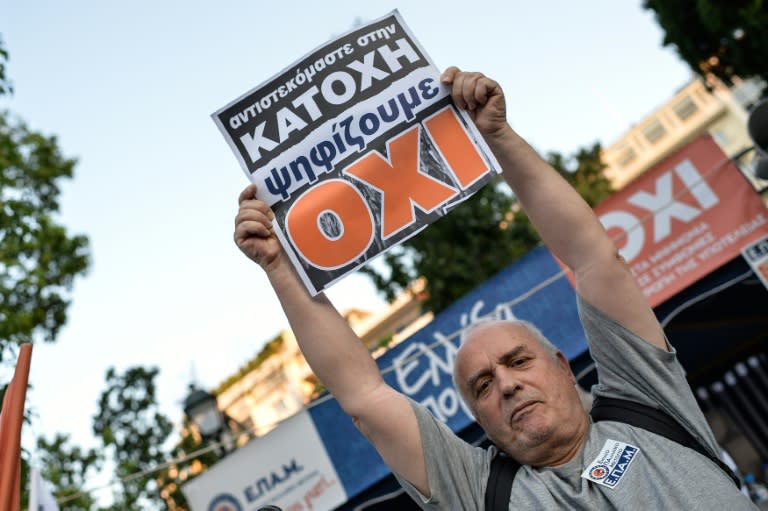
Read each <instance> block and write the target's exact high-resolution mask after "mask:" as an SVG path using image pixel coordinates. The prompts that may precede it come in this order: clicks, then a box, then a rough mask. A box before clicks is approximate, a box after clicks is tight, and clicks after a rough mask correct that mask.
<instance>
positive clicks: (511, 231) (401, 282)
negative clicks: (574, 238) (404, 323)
mask: <svg viewBox="0 0 768 511" xmlns="http://www.w3.org/2000/svg"><path fill="white" fill-rule="evenodd" d="M548 160H549V161H550V163H551V164H552V165H553V166H554V167H555V169H557V170H558V172H560V173H561V174H562V175H563V176H564V177H565V179H566V180H568V182H569V183H571V184H572V185H573V186H574V187H575V188H576V190H577V191H578V192H579V193H580V194H582V196H584V197H585V199H586V200H587V202H589V203H590V205H594V204H596V203H597V202H598V201H599V200H601V199H602V198H604V197H605V196H606V195H608V194H609V193H610V191H611V188H610V183H609V182H608V180H607V179H606V178H605V176H604V175H603V169H604V167H605V165H604V164H603V163H602V162H601V160H600V145H599V144H594V145H593V146H591V147H588V148H583V149H580V150H579V151H577V153H576V154H575V155H573V156H572V157H570V158H566V157H564V156H562V155H560V154H558V153H550V154H549V156H548ZM515 206H516V202H515V198H514V197H513V196H512V194H511V193H510V191H509V188H508V187H507V185H506V184H505V183H504V182H503V181H502V180H501V178H497V179H495V180H494V181H493V182H491V183H489V184H488V185H486V186H485V187H483V188H482V189H481V190H480V191H478V192H477V193H476V194H475V195H473V196H472V197H471V198H470V199H468V200H466V201H465V202H464V203H463V204H461V205H460V206H458V207H456V208H455V209H454V210H452V211H451V212H450V213H449V214H447V215H446V216H445V217H443V218H441V219H440V220H438V221H436V222H435V223H433V224H431V225H430V226H429V227H428V228H426V229H424V230H423V231H422V232H420V233H419V234H418V235H416V236H414V237H413V238H411V239H409V240H407V241H405V242H404V243H402V244H401V245H398V246H397V247H394V248H393V249H391V250H390V251H388V252H386V253H385V254H383V255H382V256H381V257H380V258H379V259H378V260H380V261H381V262H382V263H383V265H384V266H385V271H384V272H382V271H380V270H378V269H377V268H376V267H375V266H374V265H370V264H369V265H367V266H365V267H363V268H362V269H361V270H360V271H361V272H362V273H363V274H365V275H367V276H368V277H370V278H371V280H372V282H373V283H374V285H375V286H376V288H377V289H378V290H379V291H381V292H382V293H383V294H384V295H385V297H386V298H387V300H392V299H393V298H394V297H395V296H396V295H397V294H398V293H400V292H402V291H403V290H404V289H407V288H408V285H409V284H410V283H411V282H413V281H414V280H415V279H416V278H418V277H419V276H423V277H425V278H426V280H427V294H428V297H427V299H426V300H425V301H424V302H423V303H422V306H423V308H424V309H426V310H430V311H432V312H434V313H439V312H440V311H442V310H443V309H445V308H446V307H448V306H449V305H450V304H452V303H453V302H455V301H456V300H458V299H459V298H461V297H462V296H464V295H465V294H466V293H468V292H469V291H471V290H472V289H474V288H475V287H477V286H478V285H480V284H481V283H483V282H485V281H486V280H488V279H489V278H490V277H492V276H493V275H494V274H496V273H497V272H499V271H500V270H501V269H503V268H504V267H505V266H507V265H509V264H510V263H512V262H514V261H515V260H517V259H518V258H519V257H521V256H523V255H524V254H526V253H528V252H529V251H530V250H531V249H532V248H534V247H535V246H536V245H537V244H538V243H539V237H538V235H537V233H536V232H535V230H534V228H533V226H532V225H531V223H530V221H529V220H528V217H527V216H526V215H525V213H524V212H523V211H521V210H519V208H516V207H515Z"/></svg>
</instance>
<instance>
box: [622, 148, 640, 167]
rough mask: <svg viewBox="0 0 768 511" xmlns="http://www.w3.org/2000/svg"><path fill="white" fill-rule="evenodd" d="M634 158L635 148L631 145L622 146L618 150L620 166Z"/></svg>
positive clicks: (635, 155)
mask: <svg viewBox="0 0 768 511" xmlns="http://www.w3.org/2000/svg"><path fill="white" fill-rule="evenodd" d="M635 158H637V153H636V152H635V148H634V147H632V146H625V147H622V148H621V150H620V151H619V159H618V161H619V165H621V166H622V167H626V166H627V165H629V164H630V163H632V162H633V161H634V160H635Z"/></svg>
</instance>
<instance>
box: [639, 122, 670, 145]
mask: <svg viewBox="0 0 768 511" xmlns="http://www.w3.org/2000/svg"><path fill="white" fill-rule="evenodd" d="M666 134H667V130H666V129H664V125H663V124H661V122H659V120H658V119H657V120H655V121H653V122H652V123H651V124H649V125H648V126H646V127H645V129H644V130H643V135H645V139H646V140H647V141H648V142H650V143H651V144H655V143H656V142H658V141H659V140H661V139H662V138H664V135H666Z"/></svg>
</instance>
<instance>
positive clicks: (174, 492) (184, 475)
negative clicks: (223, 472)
mask: <svg viewBox="0 0 768 511" xmlns="http://www.w3.org/2000/svg"><path fill="white" fill-rule="evenodd" d="M191 431H192V430H191V426H190V424H189V421H186V420H185V422H184V424H183V428H182V432H181V440H180V441H179V444H178V445H176V447H175V448H174V449H173V450H172V452H171V454H170V457H172V458H174V459H179V458H185V457H187V456H188V455H189V454H191V453H193V452H195V451H198V450H200V449H202V448H204V447H206V446H205V444H203V443H201V442H200V441H199V440H198V438H197V437H196V436H195V435H193V434H192V432H191ZM218 461H219V456H218V455H217V454H216V453H215V452H214V451H208V452H206V453H204V454H201V455H199V456H195V457H194V458H190V459H186V460H185V461H182V462H180V463H176V464H173V465H172V466H171V467H169V468H167V469H165V470H163V471H162V472H160V473H159V474H158V475H157V484H158V486H159V487H160V492H161V495H163V498H164V499H166V501H168V500H170V501H172V502H173V504H174V505H175V506H176V509H189V504H188V503H187V499H186V498H185V497H184V494H183V493H182V492H181V486H182V485H183V484H185V483H187V482H189V481H191V480H192V479H194V478H195V477H196V476H197V475H200V474H201V473H202V472H204V471H205V470H206V469H207V468H208V467H210V466H212V465H214V464H215V463H216V462H218ZM169 507H170V506H169Z"/></svg>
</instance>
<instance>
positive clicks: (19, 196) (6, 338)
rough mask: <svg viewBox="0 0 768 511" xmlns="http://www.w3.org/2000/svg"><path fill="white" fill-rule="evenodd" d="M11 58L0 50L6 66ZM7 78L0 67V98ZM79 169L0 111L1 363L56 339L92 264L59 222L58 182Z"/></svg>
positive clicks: (78, 239) (79, 239) (51, 143)
mask: <svg viewBox="0 0 768 511" xmlns="http://www.w3.org/2000/svg"><path fill="white" fill-rule="evenodd" d="M6 55H7V54H6V53H5V51H4V50H2V48H0V64H2V62H3V60H4V58H5V56H6ZM4 73H5V70H4V68H3V67H2V66H1V65H0V94H2V93H3V92H5V91H7V85H3V84H4V83H5V76H4ZM74 166H75V160H73V159H71V158H66V157H64V156H62V154H61V151H60V150H59V147H58V144H57V142H56V138H55V137H46V136H44V135H42V134H40V133H37V132H34V131H31V130H30V129H29V128H27V126H26V125H25V124H24V123H23V122H21V121H14V120H12V119H11V116H10V114H8V113H7V112H0V361H1V360H6V359H7V358H8V357H7V356H6V352H7V351H8V350H9V349H10V348H11V347H12V346H14V345H19V344H21V343H23V342H30V341H33V340H45V341H54V340H55V338H56V336H57V335H58V333H59V330H60V329H61V327H62V326H63V325H64V323H65V322H66V320H67V307H68V306H69V300H68V292H69V291H70V290H71V287H72V283H73V280H74V278H75V276H77V275H81V274H83V273H85V270H86V268H87V266H88V239H87V238H86V237H85V236H82V235H75V236H70V235H69V234H68V233H67V230H66V229H65V228H64V227H63V226H61V225H59V224H58V223H56V221H55V219H54V214H55V213H57V212H58V210H59V194H60V189H59V182H60V181H61V179H66V178H71V177H72V172H73V169H74Z"/></svg>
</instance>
